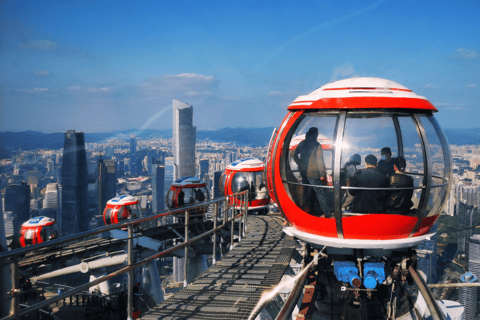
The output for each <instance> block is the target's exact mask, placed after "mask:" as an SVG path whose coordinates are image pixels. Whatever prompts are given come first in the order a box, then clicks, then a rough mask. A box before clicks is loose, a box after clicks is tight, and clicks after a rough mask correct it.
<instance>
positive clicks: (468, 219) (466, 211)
mask: <svg viewBox="0 0 480 320" xmlns="http://www.w3.org/2000/svg"><path fill="white" fill-rule="evenodd" d="M473 212H474V207H473V206H472V205H469V204H467V203H466V202H465V200H460V198H459V199H458V203H457V219H458V230H461V231H458V232H457V245H458V253H459V254H466V253H468V247H469V239H470V237H471V235H472V229H471V227H472V221H473Z"/></svg>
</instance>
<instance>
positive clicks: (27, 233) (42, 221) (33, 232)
mask: <svg viewBox="0 0 480 320" xmlns="http://www.w3.org/2000/svg"><path fill="white" fill-rule="evenodd" d="M54 224H55V220H54V219H52V218H49V217H43V216H41V217H35V218H31V219H29V220H28V221H26V222H24V223H23V224H22V228H21V229H20V245H21V246H22V247H26V246H30V245H34V244H37V243H42V242H46V241H48V240H52V239H55V238H56V237H57V231H56V230H55V228H54V226H53V225H54Z"/></svg>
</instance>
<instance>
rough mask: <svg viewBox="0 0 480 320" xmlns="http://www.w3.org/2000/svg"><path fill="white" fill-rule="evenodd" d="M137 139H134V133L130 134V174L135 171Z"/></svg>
mask: <svg viewBox="0 0 480 320" xmlns="http://www.w3.org/2000/svg"><path fill="white" fill-rule="evenodd" d="M136 164H137V141H136V140H135V135H134V134H131V135H130V172H131V173H132V174H136V173H137V167H136Z"/></svg>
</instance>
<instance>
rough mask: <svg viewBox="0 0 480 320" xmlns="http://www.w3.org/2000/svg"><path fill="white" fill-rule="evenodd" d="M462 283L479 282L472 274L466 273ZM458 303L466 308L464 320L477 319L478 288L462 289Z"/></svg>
mask: <svg viewBox="0 0 480 320" xmlns="http://www.w3.org/2000/svg"><path fill="white" fill-rule="evenodd" d="M460 280H461V282H462V283H472V282H476V281H477V277H476V276H475V275H474V274H472V273H471V272H468V273H465V274H463V275H462V276H461V277H460ZM458 302H460V303H461V304H462V305H463V306H464V307H465V311H464V313H463V319H465V320H470V319H475V316H476V310H477V288H476V287H461V288H459V292H458Z"/></svg>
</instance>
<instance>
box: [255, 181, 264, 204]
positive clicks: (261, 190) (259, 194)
mask: <svg viewBox="0 0 480 320" xmlns="http://www.w3.org/2000/svg"><path fill="white" fill-rule="evenodd" d="M266 197H267V188H265V183H263V181H262V182H261V183H260V186H258V192H257V196H256V197H255V199H257V200H261V199H265V198H266Z"/></svg>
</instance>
